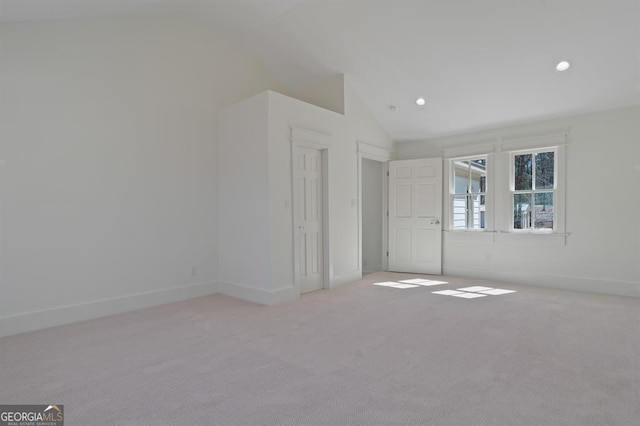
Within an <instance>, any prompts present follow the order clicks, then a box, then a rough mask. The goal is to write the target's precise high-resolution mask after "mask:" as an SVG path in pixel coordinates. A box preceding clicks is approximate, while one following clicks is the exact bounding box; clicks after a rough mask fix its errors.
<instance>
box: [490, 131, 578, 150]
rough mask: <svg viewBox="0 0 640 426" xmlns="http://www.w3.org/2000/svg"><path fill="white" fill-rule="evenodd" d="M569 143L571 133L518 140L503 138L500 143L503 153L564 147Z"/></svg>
mask: <svg viewBox="0 0 640 426" xmlns="http://www.w3.org/2000/svg"><path fill="white" fill-rule="evenodd" d="M568 143H569V131H568V130H567V131H564V132H560V133H552V134H545V135H537V136H523V137H517V138H503V139H502V142H501V143H500V150H501V151H518V150H521V149H540V148H548V147H550V146H563V145H567V144H568Z"/></svg>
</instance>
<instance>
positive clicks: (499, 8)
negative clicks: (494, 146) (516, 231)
mask: <svg viewBox="0 0 640 426" xmlns="http://www.w3.org/2000/svg"><path fill="white" fill-rule="evenodd" d="M148 12H149V13H155V12H161V13H186V14H190V15H193V16H195V17H197V18H198V19H202V20H204V21H205V22H207V23H208V24H210V25H212V26H215V27H216V28H217V29H218V30H221V31H224V32H227V33H229V34H230V35H232V36H233V37H235V38H237V39H238V40H239V41H240V42H241V43H242V44H243V45H244V46H245V47H246V48H247V49H248V50H250V51H251V52H252V53H253V54H254V55H256V56H257V57H259V58H260V59H261V60H262V61H263V62H264V63H265V64H266V65H267V66H268V67H269V68H270V69H271V70H272V71H273V72H274V73H275V74H276V75H278V76H280V77H281V78H282V80H283V82H284V83H285V84H287V85H289V86H290V87H291V88H292V89H295V88H298V87H302V86H304V85H307V84H313V83H316V82H318V81H320V80H322V79H325V78H328V77H331V76H333V75H335V74H342V73H344V74H346V75H347V77H348V78H349V80H350V81H351V83H352V85H353V86H354V87H355V89H356V90H357V91H358V92H359V93H360V95H361V97H362V98H363V100H364V101H365V102H366V104H367V105H368V106H369V108H370V109H371V110H372V112H373V113H374V114H375V115H376V116H377V117H378V119H379V120H380V122H381V123H382V125H383V126H384V127H385V129H386V130H387V131H388V132H389V134H390V135H391V137H392V138H393V139H394V140H397V141H404V140H415V139H425V138H429V137H435V136H441V135H447V134H454V133H461V132H466V131H472V130H480V129H485V128H491V127H496V126H501V125H507V124H514V123H521V122H529V121H535V120H541V119H545V118H553V117H561V116H564V115H569V114H575V113H580V112H588V111H595V110H601V109H608V108H615V107H620V106H627V105H638V104H640V0H461V1H452V0H0V22H10V21H24V20H41V19H60V18H80V17H89V16H104V15H122V14H129V13H148ZM560 60H568V61H570V63H571V65H572V66H571V68H570V69H569V70H568V71H565V72H558V71H556V69H555V65H556V64H557V63H558V62H559V61H560ZM418 97H424V98H425V100H426V104H425V105H424V106H422V107H420V106H418V105H416V103H415V100H416V98H418ZM392 105H393V106H395V111H392V110H393V109H394V108H391V107H390V106H392Z"/></svg>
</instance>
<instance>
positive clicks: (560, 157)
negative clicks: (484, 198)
mask: <svg viewBox="0 0 640 426" xmlns="http://www.w3.org/2000/svg"><path fill="white" fill-rule="evenodd" d="M566 150H567V147H566V145H556V146H547V147H536V148H533V149H519V150H517V151H509V160H508V167H509V188H508V189H509V193H508V202H506V203H505V209H508V211H507V215H506V218H507V223H506V224H505V225H506V226H505V227H504V229H505V230H506V231H505V232H507V233H510V234H520V235H527V234H533V235H540V236H544V235H564V236H566V233H565V229H566V228H565V226H566V224H565V205H566V197H565V194H566V191H565V187H566V157H567V154H566ZM550 151H553V152H554V153H555V161H554V175H555V188H554V190H553V192H554V201H553V203H554V206H553V209H554V218H553V222H554V224H553V230H549V229H514V227H513V194H514V193H515V188H514V182H515V176H514V173H515V171H514V168H513V165H514V157H515V156H516V155H520V154H524V153H531V154H535V153H539V152H550ZM533 192H535V191H533Z"/></svg>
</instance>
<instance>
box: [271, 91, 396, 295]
mask: <svg viewBox="0 0 640 426" xmlns="http://www.w3.org/2000/svg"><path fill="white" fill-rule="evenodd" d="M345 93H347V95H346V97H345V105H346V106H347V109H346V114H345V115H341V114H337V113H334V112H332V111H328V110H324V109H322V108H319V107H316V106H314V105H311V104H307V103H305V102H302V101H299V100H297V99H293V98H290V97H287V96H284V95H281V94H279V93H275V92H271V93H270V98H269V111H270V112H269V122H270V125H269V140H270V146H269V179H270V182H271V184H272V186H271V190H272V193H271V209H270V215H271V229H272V236H273V238H272V243H271V247H272V250H271V255H272V260H273V262H274V263H273V264H274V269H273V270H272V280H273V283H274V284H275V283H278V284H277V285H279V286H282V287H283V288H284V287H288V286H290V285H291V283H292V280H293V277H292V271H293V264H292V260H293V253H292V252H291V244H290V243H289V242H290V241H292V238H293V235H292V216H291V211H290V209H285V208H284V201H285V200H287V199H290V198H291V142H290V128H291V127H292V126H293V127H298V128H302V129H307V130H312V131H315V132H319V133H324V134H329V135H331V139H332V142H331V148H330V149H329V165H328V167H329V182H328V183H329V188H328V192H329V207H328V208H329V240H330V247H329V252H330V253H329V255H330V258H329V274H330V277H329V281H330V285H331V286H332V287H335V286H337V285H341V284H343V283H345V282H350V281H353V280H354V279H358V278H359V277H360V276H361V274H362V268H361V265H360V260H359V253H358V250H359V238H360V235H359V218H358V208H357V207H358V206H357V199H358V179H357V178H358V176H357V166H358V164H357V161H358V157H357V151H356V142H357V141H366V142H367V143H369V144H371V145H374V146H378V147H380V148H385V149H388V150H391V149H392V142H391V139H390V138H389V137H388V135H387V134H386V133H385V132H384V131H383V130H382V128H381V127H380V126H379V124H378V123H377V121H375V119H373V117H372V115H371V114H370V112H369V111H368V110H367V109H366V108H365V107H364V104H362V103H361V101H360V100H359V98H358V97H357V94H355V93H354V92H352V91H351V89H350V88H349V85H348V82H347V86H346V88H345Z"/></svg>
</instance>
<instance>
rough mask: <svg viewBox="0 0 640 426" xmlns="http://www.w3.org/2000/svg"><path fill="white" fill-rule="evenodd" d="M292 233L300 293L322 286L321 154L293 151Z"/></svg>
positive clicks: (303, 149)
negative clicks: (293, 227) (293, 218)
mask: <svg viewBox="0 0 640 426" xmlns="http://www.w3.org/2000/svg"><path fill="white" fill-rule="evenodd" d="M295 157H296V158H295V161H294V166H295V184H294V217H295V222H294V226H295V229H294V232H295V233H296V244H295V250H296V259H295V261H296V274H297V278H298V282H299V283H300V293H307V292H310V291H315V290H320V289H321V288H323V287H324V278H323V269H324V261H323V258H324V256H323V241H322V235H323V234H322V152H321V151H319V150H317V149H311V148H303V147H298V148H297V149H296V150H295Z"/></svg>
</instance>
